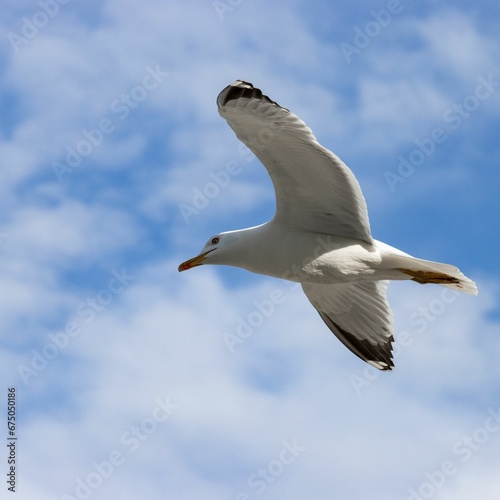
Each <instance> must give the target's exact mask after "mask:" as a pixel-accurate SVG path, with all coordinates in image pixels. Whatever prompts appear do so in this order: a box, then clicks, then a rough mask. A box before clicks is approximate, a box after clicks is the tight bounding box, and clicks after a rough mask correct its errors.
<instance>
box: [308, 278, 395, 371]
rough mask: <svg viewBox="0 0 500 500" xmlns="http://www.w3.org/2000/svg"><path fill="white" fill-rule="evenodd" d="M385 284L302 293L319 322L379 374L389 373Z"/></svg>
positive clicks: (389, 331)
mask: <svg viewBox="0 0 500 500" xmlns="http://www.w3.org/2000/svg"><path fill="white" fill-rule="evenodd" d="M387 284H388V282H387V281H363V282H359V283H348V284H334V285H321V284H310V283H303V284H302V289H303V290H304V293H305V294H306V296H307V298H308V299H309V300H310V302H311V304H312V305H313V306H314V307H315V308H316V309H317V311H318V312H319V315H320V316H321V318H322V319H323V321H324V322H325V323H326V324H327V326H328V327H329V328H330V330H331V331H332V332H333V333H334V334H335V335H336V336H337V337H338V339H339V340H340V341H341V342H342V343H343V344H344V345H345V346H346V347H347V348H348V349H350V350H351V351H352V352H353V353H354V354H356V355H357V356H359V357H360V358H361V359H362V360H364V361H366V362H367V363H369V364H371V365H373V366H375V367H376V368H379V369H380V370H391V369H392V367H393V366H394V364H393V362H392V342H393V341H394V339H393V336H392V331H393V324H392V311H391V308H390V307H389V304H388V302H387V297H386V290H387Z"/></svg>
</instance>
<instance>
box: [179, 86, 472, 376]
mask: <svg viewBox="0 0 500 500" xmlns="http://www.w3.org/2000/svg"><path fill="white" fill-rule="evenodd" d="M217 106H218V109H219V114H220V115H221V116H222V117H223V118H224V119H225V120H227V123H228V124H229V126H230V127H231V128H232V129H233V131H234V132H235V133H236V135H237V137H238V138H239V139H240V140H241V141H243V142H244V143H245V144H246V146H248V148H250V150H251V151H252V152H253V153H254V154H255V155H256V156H257V157H258V158H259V160H260V161H261V162H262V163H263V164H264V166H265V167H266V169H267V171H268V173H269V175H270V176H271V179H272V182H273V185H274V190H275V193H276V213H275V215H274V218H273V219H272V220H270V221H269V222H266V223H265V224H262V225H260V226H256V227H251V228H248V229H242V230H239V231H228V232H224V233H219V234H217V235H214V236H212V237H211V238H210V239H209V240H208V242H207V243H206V245H205V246H204V248H203V250H202V251H201V253H200V254H199V255H198V256H196V257H194V258H192V259H190V260H187V261H186V262H183V263H182V264H181V265H180V266H179V271H185V270H187V269H191V268H192V267H195V266H199V265H202V264H221V265H228V266H235V267H240V268H243V269H247V270H248V271H252V272H254V273H259V274H264V275H267V276H274V277H277V278H283V279H287V280H291V281H296V282H299V283H300V284H301V285H302V289H303V290H304V293H305V294H306V296H307V298H308V299H309V301H310V302H311V303H312V305H313V306H314V307H315V308H316V309H317V311H318V312H319V315H320V316H321V318H322V319H323V321H324V322H325V323H326V325H327V326H328V328H330V330H331V331H332V332H333V333H334V334H335V335H336V336H337V337H338V338H339V340H340V341H341V342H343V343H344V345H345V346H346V347H348V348H349V349H350V350H351V351H352V352H353V353H354V354H356V355H357V356H359V357H360V358H361V359H363V360H364V361H366V362H367V363H369V364H370V365H372V366H375V367H376V368H379V369H380V370H391V369H392V367H393V366H394V363H393V360H392V342H393V340H394V339H393V319H392V311H391V308H390V307H389V304H388V302H387V297H386V290H387V284H388V281H387V280H409V279H411V280H413V281H416V282H417V283H437V284H440V285H444V286H447V287H450V288H453V289H455V290H459V291H461V292H465V293H469V294H474V295H476V294H477V288H476V285H475V283H474V282H473V281H472V280H470V279H469V278H467V277H466V276H464V275H463V274H462V273H461V272H460V271H459V270H458V269H457V268H456V267H455V266H452V265H449V264H441V263H438V262H432V261H427V260H421V259H416V258H414V257H412V256H411V255H408V254H406V253H404V252H402V251H400V250H398V249H396V248H393V247H391V246H389V245H386V244H385V243H381V242H380V241H377V240H374V239H373V238H372V236H371V232H370V224H369V221H368V211H367V208H366V202H365V199H364V197H363V194H362V192H361V188H360V186H359V184H358V181H357V180H356V178H355V177H354V174H353V173H352V172H351V170H350V169H349V168H348V167H347V166H346V165H345V164H344V163H343V162H342V161H341V160H340V159H339V158H338V157H337V156H336V155H334V154H333V153H332V152H331V151H329V150H328V149H326V148H324V147H323V146H321V145H320V144H319V142H318V141H317V139H316V138H315V137H314V135H313V133H312V132H311V130H310V129H309V128H308V127H307V125H306V124H305V123H304V122H303V121H302V120H301V119H300V118H298V117H297V116H296V115H294V114H293V113H291V112H290V111H289V110H288V109H285V108H283V107H281V106H279V105H278V104H277V103H276V102H274V101H272V100H271V99H269V97H267V96H265V95H263V94H262V92H261V91H260V90H259V89H257V88H254V86H253V85H252V84H251V83H247V82H244V81H242V80H237V81H235V82H234V83H232V84H231V85H229V86H228V87H226V88H225V89H224V90H223V91H222V92H221V93H220V94H219V96H218V98H217Z"/></svg>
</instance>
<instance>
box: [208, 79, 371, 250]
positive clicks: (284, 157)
mask: <svg viewBox="0 0 500 500" xmlns="http://www.w3.org/2000/svg"><path fill="white" fill-rule="evenodd" d="M217 105H218V107H219V113H220V115H221V116H222V117H223V118H224V119H226V120H227V122H228V124H229V126H230V127H231V128H232V129H233V130H234V132H235V133H236V135H237V137H238V138H239V139H240V140H241V141H242V142H244V143H245V145H246V146H247V147H248V148H249V149H250V150H251V151H252V152H253V153H254V154H255V155H256V156H257V157H258V158H259V160H260V161H261V162H262V163H263V164H264V166H265V167H266V169H267V171H268V172H269V175H270V176H271V179H272V182H273V185H274V190H275V192H276V215H275V219H276V220H280V219H281V220H286V223H287V225H288V226H290V227H294V226H295V227H300V229H301V230H303V231H313V232H316V233H324V234H331V235H335V236H342V237H345V238H352V239H358V240H363V241H366V242H368V243H372V242H373V240H372V237H371V233H370V224H369V221H368V211H367V208H366V202H365V199H364V197H363V194H362V192H361V188H360V187H359V184H358V181H357V180H356V178H355V177H354V174H353V173H352V172H351V170H350V169H349V168H348V167H347V166H346V165H345V164H344V163H343V162H342V161H341V160H340V159H339V158H338V157H337V156H335V155H334V154H333V153H332V152H330V151H329V150H328V149H326V148H324V147H323V146H321V145H320V144H319V143H318V141H317V140H316V138H315V137H314V135H313V134H312V132H311V130H310V129H309V128H308V127H307V125H306V124H305V123H304V122H303V121H302V120H301V119H300V118H298V117H297V116H296V115H294V114H293V113H291V112H290V111H288V110H287V109H285V108H282V107H281V106H279V105H278V104H277V103H275V102H274V101H271V100H270V99H269V98H268V97H267V96H265V95H263V94H262V92H261V91H260V90H259V89H256V88H254V87H253V86H252V85H251V84H249V83H246V82H243V81H241V80H237V81H236V82H234V83H233V84H231V85H229V86H228V87H226V88H225V89H224V90H223V91H222V92H221V93H220V94H219V96H218V98H217Z"/></svg>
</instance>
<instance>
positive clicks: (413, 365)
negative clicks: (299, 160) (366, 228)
mask: <svg viewBox="0 0 500 500" xmlns="http://www.w3.org/2000/svg"><path fill="white" fill-rule="evenodd" d="M499 18H500V13H499V7H498V6H497V5H496V4H494V3H491V2H485V1H479V2H475V3H474V4H470V3H468V2H450V1H445V2H433V1H424V2H419V3H418V4H417V2H413V1H409V0H401V1H398V0H391V1H389V2H358V3H356V4H353V3H352V2H347V1H340V2H335V3H332V2H326V1H325V2H315V3H312V4H311V2H305V1H298V0H297V1H294V2H288V3H287V7H286V8H285V7H279V6H278V5H275V4H272V5H271V4H269V2H267V3H266V2H262V1H255V0H254V1H250V0H242V1H238V2H237V1H232V2H230V1H229V0H222V1H220V2H210V1H208V2H192V1H191V2H190V1H188V2H180V1H170V2H161V1H148V2H142V3H140V4H139V3H137V2H131V1H128V0H125V1H124V0H122V1H120V2H118V1H117V0H114V1H113V0H108V1H104V2H94V1H89V2H85V3H77V2H72V1H66V2H63V1H62V0H46V1H45V2H44V1H39V2H34V1H19V2H15V3H12V2H11V3H10V4H9V5H8V6H4V9H3V15H2V21H1V24H0V26H1V39H2V40H3V42H2V43H1V45H0V51H1V52H0V67H1V70H2V71H1V77H0V102H1V103H2V114H1V115H0V158H1V159H2V176H1V179H0V189H1V196H0V203H1V205H2V210H1V214H2V217H1V223H0V253H1V255H2V259H1V260H0V268H1V271H0V272H1V276H2V279H1V280H0V293H1V296H2V305H3V307H2V324H3V327H2V329H1V341H0V375H1V380H2V381H3V387H2V388H1V389H0V390H2V391H3V395H2V397H1V401H2V405H1V406H2V408H3V409H2V417H1V419H0V422H1V429H2V431H1V432H0V436H1V437H2V439H3V440H6V425H7V424H6V415H7V409H6V406H7V389H8V388H9V387H15V388H16V393H17V415H18V421H17V423H18V431H17V432H18V436H19V446H18V449H17V460H18V469H17V484H16V487H17V489H18V498H23V499H24V498H26V499H28V498H29V499H32V498H37V499H40V500H44V499H54V498H60V499H65V500H68V499H72V498H91V499H96V500H97V499H107V498H122V499H129V498H130V499H134V498H151V499H156V498H158V499H160V498H162V499H163V498H175V499H191V498H217V499H238V500H245V499H254V498H269V499H281V498H297V499H298V498H314V499H332V498H335V499H337V498H338V499H344V498H370V499H373V500H383V499H384V500H385V499H388V498H398V499H410V500H418V499H419V498H433V499H438V500H449V499H453V500H462V499H463V500H465V499H467V500H468V499H470V498H472V496H474V497H481V498H493V497H494V496H495V495H496V494H497V492H498V490H499V489H500V480H499V479H498V469H499V467H500V459H499V457H498V453H497V452H496V450H497V449H498V446H499V443H500V432H499V431H500V397H499V395H498V378H499V376H500V371H499V368H498V358H499V356H500V340H499V338H498V331H499V323H498V322H499V320H500V314H499V312H500V308H499V298H500V290H499V287H498V278H499V275H500V266H499V263H498V257H497V254H498V252H497V250H496V248H497V246H498V242H499V237H498V235H497V232H498V231H497V230H496V229H497V227H498V226H499V224H500V219H499V214H500V210H499V202H498V192H499V188H500V182H499V179H500V176H499V174H498V162H499V159H500V149H499V145H498V137H497V136H498V129H499V125H500V119H499V116H500V114H499V111H500V68H499V66H498V61H499V60H500V59H499V57H498V46H499V42H500V40H499V35H498V29H497V28H498V22H499V20H500V19H499ZM238 78H241V79H244V80H246V81H250V82H252V83H254V84H255V85H256V86H258V87H259V88H261V89H262V90H263V91H264V93H266V94H267V95H269V96H270V97H271V98H272V99H273V100H276V101H277V102H279V103H280V104H281V105H283V106H285V107H287V108H289V109H291V110H292V111H294V112H295V113H296V114H298V115H299V116H300V117H302V118H303V119H304V120H305V121H306V123H308V124H309V125H310V126H311V128H312V129H313V131H314V132H315V134H316V136H317V137H318V139H319V140H320V142H321V143H322V144H324V145H325V146H326V147H328V148H330V149H332V150H333V151H334V152H335V153H336V154H338V155H339V156H340V157H341V158H342V159H343V160H344V161H345V162H346V163H347V164H348V165H349V166H350V167H351V168H352V170H353V171H354V173H355V174H356V176H357V177H358V179H359V181H360V184H361V186H362V189H363V192H364V194H365V197H366V199H367V203H368V207H369V213H370V220H371V226H372V232H373V235H374V237H375V238H377V239H380V240H382V241H385V242H387V243H389V244H391V245H394V246H396V247H399V248H401V249H402V250H404V251H406V252H409V253H411V254H413V255H416V256H418V257H421V258H426V259H430V260H437V261H443V262H449V263H452V264H455V265H457V266H458V267H459V268H460V269H461V270H462V271H463V272H464V273H465V274H467V275H468V276H470V277H471V278H473V279H474V280H476V281H477V283H478V287H479V292H480V293H479V295H478V296H477V297H471V296H465V295H460V296H457V295H455V294H453V293H450V292H449V290H447V289H445V288H441V287H436V286H434V287H433V286H426V287H421V286H419V285H417V284H415V283H393V284H392V285H391V286H390V287H389V297H390V301H391V305H392V307H393V309H394V314H395V329H396V339H397V341H398V345H397V346H396V347H397V349H396V353H397V356H396V369H395V370H394V371H393V372H392V373H379V372H377V371H376V370H374V369H372V368H370V367H369V366H367V365H365V364H364V363H362V362H361V361H360V360H359V359H357V358H356V357H355V356H353V355H352V354H351V353H350V352H348V351H347V349H345V348H344V347H343V346H342V345H341V344H340V343H339V342H338V341H337V340H336V339H335V338H334V337H333V336H332V335H331V333H330V332H329V331H328V329H327V328H326V327H325V326H324V325H323V324H322V322H321V319H320V318H319V316H318V315H317V313H316V312H315V311H314V309H313V308H312V307H311V306H310V304H309V303H308V301H307V299H306V298H305V297H304V296H303V295H302V294H301V292H300V291H297V290H296V288H294V287H293V286H292V285H291V284H290V283H287V282H284V281H280V280H276V279H271V278H266V277H263V276H255V275H251V274H249V273H246V272H244V271H241V270H235V269H230V268H214V267H209V266H207V267H205V268H198V269H196V270H193V271H191V272H189V273H182V274H179V273H178V272H177V265H178V264H179V263H180V262H181V261H183V260H185V259H187V258H189V257H192V256H194V255H195V254H196V253H197V252H198V251H199V250H200V249H201V248H202V246H203V244H204V243H205V241H206V239H207V238H208V237H209V236H210V235H211V234H213V233H216V232H219V231H224V230H230V229H238V228H242V227H248V226H250V225H255V224H259V223H262V222H264V221H266V220H268V219H270V218H271V217H272V215H273V211H274V195H273V192H272V186H271V183H270V180H269V179H268V178H267V175H266V173H265V170H264V169H263V168H262V166H260V165H259V162H258V160H257V159H256V158H254V157H253V156H252V155H249V154H248V152H247V151H246V150H245V149H243V148H241V146H240V144H239V142H238V140H237V139H236V137H235V136H234V134H233V132H232V131H231V130H230V129H229V127H228V126H227V124H226V123H225V122H224V121H223V120H222V119H220V117H219V116H218V114H217V110H216V105H215V98H216V96H217V94H218V92H219V91H220V90H222V89H223V88H224V87H225V86H226V85H228V84H229V83H231V82H232V81H234V80H235V79H238ZM186 207H187V208H186ZM189 207H190V208H189ZM234 336H238V339H239V341H238V343H236V344H231V343H228V342H227V339H228V338H234ZM4 442H5V441H4ZM0 470H1V471H2V474H4V473H6V471H7V451H6V449H5V447H4V452H2V455H1V456H0ZM7 487H8V484H6V483H5V484H3V485H1V486H0V488H4V489H5V490H7Z"/></svg>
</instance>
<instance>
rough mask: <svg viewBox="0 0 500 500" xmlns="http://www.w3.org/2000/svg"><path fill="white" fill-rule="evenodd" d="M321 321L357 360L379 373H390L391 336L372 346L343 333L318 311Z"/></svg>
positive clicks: (392, 366) (391, 360) (367, 342)
mask: <svg viewBox="0 0 500 500" xmlns="http://www.w3.org/2000/svg"><path fill="white" fill-rule="evenodd" d="M318 312H319V315H320V316H321V318H322V319H323V321H324V322H325V323H326V324H327V325H328V327H329V328H330V330H332V331H333V332H334V333H338V334H340V335H337V338H338V339H339V340H340V341H341V342H342V343H343V344H344V345H345V346H346V347H347V348H348V349H349V350H350V351H351V352H352V353H354V354H356V356H358V358H361V359H362V360H363V361H365V362H366V363H368V364H370V365H371V366H373V367H375V368H378V369H379V370H381V371H391V370H392V369H393V368H394V361H393V359H392V343H393V342H394V337H393V336H392V335H391V336H390V337H388V338H387V342H385V343H383V344H379V345H375V344H372V343H371V342H369V341H368V340H360V339H358V338H356V337H355V336H354V335H352V334H351V333H349V332H347V331H345V330H344V329H343V328H341V327H340V326H339V325H338V324H337V323H335V322H334V321H332V319H331V318H330V317H329V316H328V315H327V314H325V313H323V312H321V311H318Z"/></svg>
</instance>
